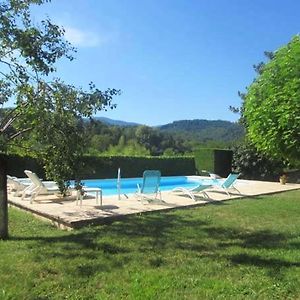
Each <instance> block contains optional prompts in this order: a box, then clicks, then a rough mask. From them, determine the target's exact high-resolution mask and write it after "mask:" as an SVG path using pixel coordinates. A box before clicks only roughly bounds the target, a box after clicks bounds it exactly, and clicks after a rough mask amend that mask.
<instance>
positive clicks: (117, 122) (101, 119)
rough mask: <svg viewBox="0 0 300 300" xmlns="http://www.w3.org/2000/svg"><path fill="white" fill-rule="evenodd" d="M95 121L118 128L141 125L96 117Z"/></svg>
mask: <svg viewBox="0 0 300 300" xmlns="http://www.w3.org/2000/svg"><path fill="white" fill-rule="evenodd" d="M93 119H94V120H97V121H100V122H102V123H104V124H107V125H116V126H122V127H131V126H139V125H141V124H138V123H134V122H126V121H121V120H113V119H109V118H105V117H94V118H93Z"/></svg>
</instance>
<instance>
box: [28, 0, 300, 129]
mask: <svg viewBox="0 0 300 300" xmlns="http://www.w3.org/2000/svg"><path fill="white" fill-rule="evenodd" d="M46 14H47V15H48V16H49V17H50V18H51V19H52V20H53V21H54V22H56V23H58V24H60V25H62V26H63V27H64V28H65V29H66V37H67V38H68V40H69V41H70V42H72V43H73V45H74V46H76V48H77V50H78V52H77V53H76V54H75V56H76V60H74V61H73V62H68V61H63V62H60V63H59V64H58V73H57V75H58V76H60V77H61V78H62V79H63V80H65V81H66V82H68V83H72V84H75V85H77V86H81V87H87V85H88V83H89V82H90V81H93V82H94V83H95V84H96V85H97V87H99V88H100V89H106V88H117V89H121V90H122V94H121V96H118V97H116V98H115V102H116V103H117V108H116V109H115V110H113V111H108V112H100V113H99V115H100V116H105V117H108V118H113V119H119V120H126V121H132V122H138V123H142V124H147V125H160V124H165V123H168V122H172V121H174V120H182V119H209V120H216V119H222V120H229V121H236V120H237V119H238V115H235V114H233V113H232V112H231V111H229V109H228V107H229V105H233V106H239V105H240V103H241V101H240V98H239V97H238V95H237V93H238V91H239V90H240V91H245V87H246V86H248V85H249V84H250V83H251V82H252V80H253V78H254V77H255V72H254V71H253V67H252V66H253V64H257V63H259V62H260V61H262V60H264V55H263V52H264V51H266V50H267V51H272V50H276V49H278V48H279V47H281V46H282V45H284V44H286V43H287V42H288V41H289V40H290V39H291V38H292V36H294V35H296V34H298V33H299V32H300V30H299V24H300V22H299V20H300V1H299V0H285V1H279V0H272V1H271V0H251V1H249V0H211V1H205V0H189V1H187V0H142V1H141V0H139V1H138V0H101V1H99V0H52V2H51V3H48V4H45V5H42V6H40V7H39V8H38V9H35V10H34V15H35V18H36V20H39V19H40V18H42V17H43V16H45V15H46Z"/></svg>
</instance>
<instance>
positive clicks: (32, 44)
mask: <svg viewBox="0 0 300 300" xmlns="http://www.w3.org/2000/svg"><path fill="white" fill-rule="evenodd" d="M46 2H50V0H19V1H15V0H2V1H0V12H1V14H0V45H1V47H0V105H3V104H4V103H6V102H8V101H9V100H10V101H11V102H14V103H15V106H14V108H13V109H7V110H5V111H4V112H2V114H1V115H0V142H1V143H0V150H2V151H6V150H7V148H8V147H9V146H10V145H11V144H12V143H15V140H16V138H17V137H19V139H20V138H22V136H23V135H24V134H25V132H26V133H28V132H30V135H31V140H30V141H31V144H34V142H33V141H36V144H37V145H38V147H37V148H36V149H35V150H36V152H37V153H36V155H37V156H39V157H40V158H42V159H43V161H44V164H45V169H46V171H47V175H48V177H50V178H52V179H55V180H57V181H58V182H59V183H60V186H61V189H62V191H63V190H64V180H65V179H67V178H70V177H73V178H74V177H76V170H77V169H78V166H79V164H78V161H79V160H80V157H81V155H82V153H83V151H84V150H83V147H84V134H83V130H82V129H83V128H82V126H81V123H80V122H81V121H80V120H81V118H82V117H91V116H92V115H93V114H94V113H95V112H97V111H98V110H102V109H107V108H114V107H115V104H113V103H112V98H113V96H115V95H117V94H119V91H118V90H115V89H108V90H106V91H104V92H103V91H100V90H98V89H97V88H96V86H95V85H94V84H93V83H90V85H89V88H88V89H87V90H84V89H81V88H76V87H75V86H73V85H70V84H66V83H64V82H63V81H62V80H60V79H59V78H55V77H54V75H53V74H54V72H55V71H56V69H55V64H56V62H57V61H58V60H59V59H60V58H67V59H69V60H72V59H73V53H74V51H75V49H74V48H73V47H72V46H71V45H70V44H69V43H68V42H67V41H66V40H65V38H64V30H63V28H60V27H59V26H57V25H55V24H53V23H52V22H51V20H50V19H48V18H47V19H45V20H42V21H41V22H40V23H38V24H34V23H33V21H32V17H31V15H30V7H31V5H34V4H36V5H40V4H44V3H46ZM19 139H18V140H19Z"/></svg>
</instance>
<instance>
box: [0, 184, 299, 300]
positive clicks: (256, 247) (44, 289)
mask: <svg viewBox="0 0 300 300" xmlns="http://www.w3.org/2000/svg"><path fill="white" fill-rule="evenodd" d="M9 217H10V224H9V226H10V240H8V241H0V299H1V300H2V299H172V300H174V299H247V298H248V299H271V298H272V299H299V298H300V191H299V190H298V191H293V192H287V193H282V194H277V195H274V196H267V197H257V198H254V199H244V200H235V201H227V202H225V203H221V204H219V205H207V206H205V207H199V208H193V209H186V210H176V211H172V212H166V213H153V214H148V215H141V216H135V217H130V218H128V219H126V220H124V221H120V222H115V223H113V224H111V225H106V226H98V227H89V228H85V229H82V230H77V231H73V232H65V231H60V230H58V229H56V228H53V227H52V226H50V225H49V224H47V223H44V222H42V221H39V220H37V219H35V218H34V217H32V216H31V215H29V214H26V213H23V212H21V211H18V210H15V209H10V211H9Z"/></svg>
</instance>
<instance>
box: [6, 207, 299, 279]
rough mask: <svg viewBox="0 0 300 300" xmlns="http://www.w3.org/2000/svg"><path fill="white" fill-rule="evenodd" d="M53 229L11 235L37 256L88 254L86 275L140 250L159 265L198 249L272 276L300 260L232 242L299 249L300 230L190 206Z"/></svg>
mask: <svg viewBox="0 0 300 300" xmlns="http://www.w3.org/2000/svg"><path fill="white" fill-rule="evenodd" d="M199 214H200V211H199ZM40 232H41V231H40ZM51 234H53V235H54V234H55V235H54V236H49V235H47V234H42V233H41V234H40V235H32V236H27V237H26V236H12V237H11V240H12V241H25V242H26V245H25V247H28V248H31V249H36V251H35V253H36V254H35V260H36V261H45V260H47V259H48V260H49V259H56V258H60V259H61V261H62V264H68V263H72V260H76V259H78V258H79V257H81V256H83V257H84V264H79V265H77V267H76V268H77V269H76V273H77V275H78V276H82V277H89V276H92V275H93V274H95V273H97V272H99V271H100V272H109V271H111V269H112V268H115V269H119V268H123V267H125V266H126V265H127V264H130V263H131V262H132V261H136V260H137V259H138V258H137V257H136V256H137V255H140V254H141V255H144V254H145V256H141V257H144V258H143V259H145V260H148V262H149V265H150V266H152V267H159V266H161V265H162V264H166V263H167V260H165V259H164V255H163V254H164V253H173V252H174V251H177V252H178V251H179V252H181V251H190V252H193V253H191V254H190V255H191V256H193V255H194V253H196V254H198V255H199V256H203V257H211V258H212V259H214V260H215V259H227V260H228V261H229V262H231V263H232V264H234V265H251V266H255V267H261V268H265V269H266V270H267V271H268V274H269V275H270V276H278V274H279V273H280V270H281V269H283V268H289V267H294V266H296V267H299V266H300V265H299V263H296V262H287V261H284V260H280V259H275V258H265V257H263V256H251V255H249V254H244V253H241V254H236V255H229V254H228V253H229V251H230V248H232V247H235V248H236V249H237V250H238V251H239V250H241V252H246V251H247V250H251V249H257V250H269V249H274V250H276V249H283V250H289V249H295V245H296V246H297V244H295V243H294V244H292V243H289V240H292V239H293V238H297V237H298V236H297V235H292V234H283V233H278V232H275V231H274V232H273V231H271V230H257V231H255V230H251V231H246V230H245V229H243V228H240V229H239V228H236V227H226V226H225V225H224V226H222V225H220V226H216V225H215V224H214V223H212V221H211V220H209V219H205V218H204V217H202V218H200V217H197V215H196V214H191V216H190V215H189V214H188V211H185V213H184V214H179V213H176V212H168V213H164V212H162V213H153V214H148V215H141V216H134V217H128V218H126V219H124V220H123V221H120V222H115V223H113V224H111V225H104V226H98V227H90V228H85V229H82V230H79V231H74V232H70V233H60V234H56V232H54V233H51ZM23 244H24V243H23ZM40 248H42V249H43V251H40V250H39V249H40ZM99 258H102V259H103V260H101V259H99Z"/></svg>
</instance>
